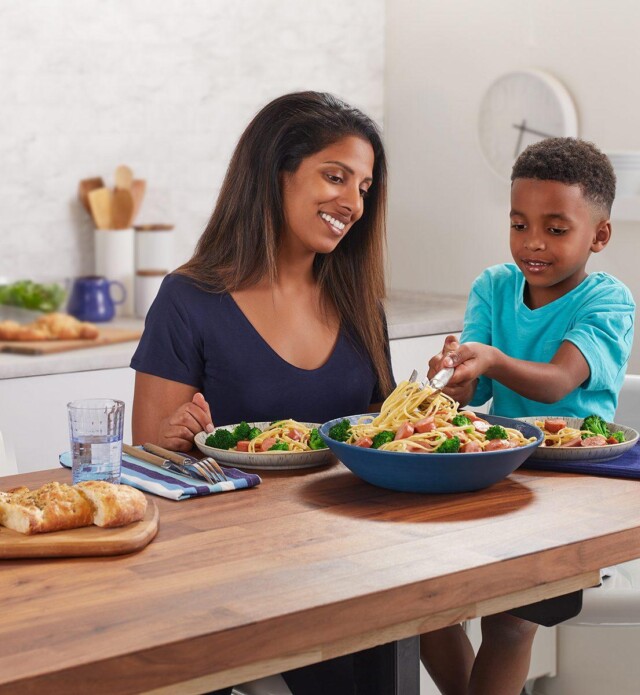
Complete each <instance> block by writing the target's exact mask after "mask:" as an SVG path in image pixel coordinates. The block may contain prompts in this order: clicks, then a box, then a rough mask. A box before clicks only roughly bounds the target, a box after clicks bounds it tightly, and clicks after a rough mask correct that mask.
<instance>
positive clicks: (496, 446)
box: [484, 439, 511, 451]
mask: <svg viewBox="0 0 640 695" xmlns="http://www.w3.org/2000/svg"><path fill="white" fill-rule="evenodd" d="M510 448H511V446H510V444H509V442H508V441H507V440H506V439H490V440H489V441H488V442H487V445H486V446H485V448H484V450H485V451H499V450H500V449H510Z"/></svg>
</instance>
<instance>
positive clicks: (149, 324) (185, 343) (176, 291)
mask: <svg viewBox="0 0 640 695" xmlns="http://www.w3.org/2000/svg"><path fill="white" fill-rule="evenodd" d="M190 290H195V288H193V287H191V286H190V285H189V284H188V281H187V280H186V279H185V278H183V277H181V276H172V275H169V276H167V277H166V278H165V279H164V280H163V282H162V285H161V286H160V290H159V291H158V295H157V296H156V298H155V300H154V302H153V304H152V305H151V308H150V309H149V312H148V313H147V317H146V320H145V326H144V332H143V334H142V338H141V339H140V344H139V345H138V348H137V350H136V352H135V354H134V355H133V358H132V360H131V367H132V368H133V369H135V370H136V371H138V372H145V373H147V374H152V375H154V376H159V377H162V378H163V379H170V380H171V381H178V382H180V383H183V384H188V385H190V386H195V387H196V388H199V389H201V388H202V378H203V374H204V358H203V350H202V338H201V336H200V334H199V331H198V330H197V328H196V322H195V320H194V317H193V314H192V311H193V306H192V303H191V302H189V296H188V294H189V291H190Z"/></svg>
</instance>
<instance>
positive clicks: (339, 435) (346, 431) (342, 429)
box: [329, 419, 351, 442]
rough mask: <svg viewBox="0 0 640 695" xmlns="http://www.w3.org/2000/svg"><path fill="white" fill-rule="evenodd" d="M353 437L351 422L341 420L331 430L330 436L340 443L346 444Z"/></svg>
mask: <svg viewBox="0 0 640 695" xmlns="http://www.w3.org/2000/svg"><path fill="white" fill-rule="evenodd" d="M350 435H351V423H350V422H349V420H346V419H345V420H341V421H340V422H339V423H338V424H337V425H334V426H333V427H331V429H330V430H329V436H330V437H331V439H335V440H336V441H338V442H346V441H347V439H349V436H350Z"/></svg>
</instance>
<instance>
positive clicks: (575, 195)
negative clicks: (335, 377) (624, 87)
mask: <svg viewBox="0 0 640 695" xmlns="http://www.w3.org/2000/svg"><path fill="white" fill-rule="evenodd" d="M511 181H512V185H511V234H510V245H511V255H512V257H513V260H514V263H513V264H511V263H507V264H504V265H498V266H493V267H491V268H488V269H487V270H485V271H484V272H483V273H482V274H481V275H480V276H479V277H478V278H477V279H476V281H475V282H474V284H473V287H472V289H471V293H470V296H469V302H468V305H467V310H466V313H465V318H464V328H463V331H462V336H461V340H460V343H458V342H457V341H456V339H455V338H454V337H453V336H449V337H448V338H447V339H446V341H445V344H444V347H443V351H442V352H441V353H440V354H438V355H436V356H435V357H433V358H432V359H431V360H430V362H429V367H430V369H429V376H430V377H431V376H433V374H435V372H436V371H437V370H438V369H440V368H442V367H455V372H454V374H453V377H452V378H451V380H450V382H449V385H448V387H447V388H446V392H447V393H448V394H449V395H450V396H451V397H452V398H454V399H455V400H457V401H458V402H460V404H462V405H466V404H470V405H472V406H473V405H481V404H483V403H485V402H486V401H488V400H489V399H490V398H492V399H493V401H492V404H491V409H490V411H491V412H492V413H494V414H496V415H504V416H507V417H521V416H527V415H554V414H557V415H563V416H567V417H569V416H573V417H586V416H587V415H589V414H591V413H596V414H598V415H600V416H601V417H603V418H604V419H605V420H607V421H609V422H610V421H612V420H613V416H614V413H615V410H616V406H617V402H618V392H619V390H620V387H621V386H622V381H623V379H624V374H625V371H626V365H627V360H628V359H629V353H630V351H631V345H632V341H633V325H634V312H635V304H634V301H633V298H632V296H631V293H630V292H629V290H628V289H627V288H626V287H625V286H624V285H623V284H622V283H621V282H620V281H619V280H617V279H616V278H614V277H612V276H611V275H608V274H607V273H601V272H598V273H591V274H588V273H587V272H586V270H585V268H586V264H587V261H588V260H589V257H590V255H591V254H592V253H599V252H600V251H602V249H603V248H604V247H605V246H606V245H607V244H608V242H609V239H610V238H611V222H610V220H609V216H610V213H611V205H612V203H613V199H614V196H615V174H614V172H613V168H612V166H611V163H610V162H609V160H608V159H607V157H606V156H605V155H604V154H602V153H601V152H600V151H599V150H598V149H597V148H596V147H595V146H594V145H592V144H591V143H588V142H585V141H582V140H576V139H574V138H550V139H548V140H543V141H542V142H539V143H536V144H535V145H531V146H530V147H528V148H527V149H526V150H524V152H523V153H522V154H521V155H520V156H519V157H518V159H517V161H516V163H515V164H514V167H513V171H512V174H511ZM580 607H581V592H575V593H574V594H569V595H568V596H561V597H558V598H557V599H551V600H549V601H541V602H539V603H536V604H533V605H530V606H523V607H522V608H519V609H516V610H514V611H512V612H510V613H501V614H498V615H494V616H487V617H486V618H483V619H482V634H483V641H482V645H481V647H480V649H479V651H478V655H477V656H476V657H474V654H473V650H472V649H471V645H470V644H469V642H468V640H467V639H466V635H464V633H463V631H462V628H461V626H459V625H457V626H452V627H450V628H445V629H444V630H438V631H436V632H432V633H429V634H426V635H423V636H422V638H421V653H422V659H423V662H424V663H425V666H426V668H427V670H428V671H429V672H430V673H431V676H432V678H433V679H434V681H435V682H436V684H437V685H438V687H439V688H440V690H441V692H442V693H444V695H466V694H467V693H473V694H474V695H485V694H486V695H519V693H520V692H521V689H522V687H523V685H524V682H525V680H526V675H527V672H528V669H529V661H530V653H531V645H532V643H533V638H534V636H535V632H536V629H537V625H538V624H543V625H555V624H557V623H559V622H562V621H563V620H567V619H568V618H570V617H572V616H573V615H575V614H577V612H579V610H580ZM461 664H462V665H463V666H462V668H461V666H460V665H461Z"/></svg>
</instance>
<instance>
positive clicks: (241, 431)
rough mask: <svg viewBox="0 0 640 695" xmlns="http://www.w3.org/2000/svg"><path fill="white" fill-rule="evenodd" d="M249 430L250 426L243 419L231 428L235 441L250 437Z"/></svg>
mask: <svg viewBox="0 0 640 695" xmlns="http://www.w3.org/2000/svg"><path fill="white" fill-rule="evenodd" d="M249 432H251V427H249V423H248V422H245V421H244V420H243V421H242V422H241V423H240V424H239V425H238V426H237V427H236V428H235V429H234V430H233V436H234V437H235V438H236V442H239V441H240V440H241V439H251V437H250V436H249Z"/></svg>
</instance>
